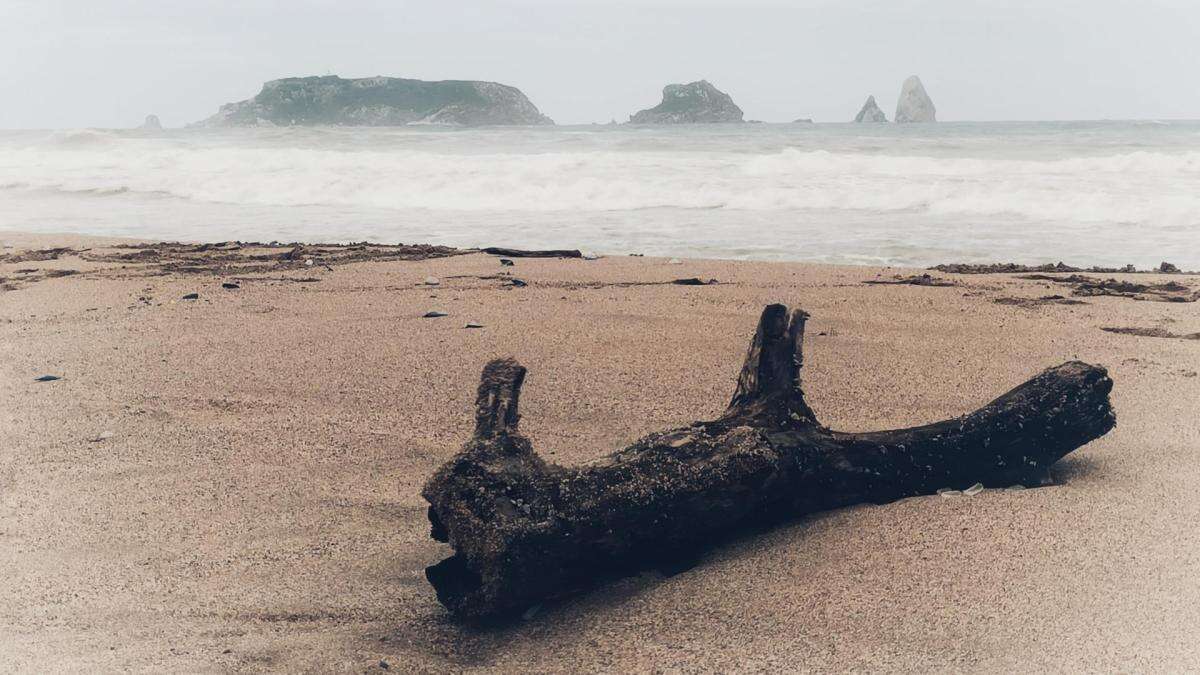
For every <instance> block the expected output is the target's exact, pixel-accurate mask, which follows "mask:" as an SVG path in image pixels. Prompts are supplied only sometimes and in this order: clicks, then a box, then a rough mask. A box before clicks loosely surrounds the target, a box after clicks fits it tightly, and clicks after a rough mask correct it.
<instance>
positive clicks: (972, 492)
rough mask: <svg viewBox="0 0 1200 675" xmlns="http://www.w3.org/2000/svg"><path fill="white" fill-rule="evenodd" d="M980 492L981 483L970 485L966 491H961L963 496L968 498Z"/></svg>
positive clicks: (981, 489)
mask: <svg viewBox="0 0 1200 675" xmlns="http://www.w3.org/2000/svg"><path fill="white" fill-rule="evenodd" d="M980 492H983V483H976V484H974V485H972V486H971V487H969V488H967V489H966V490H963V494H964V495H966V496H968V497H972V496H974V495H977V494H979V493H980Z"/></svg>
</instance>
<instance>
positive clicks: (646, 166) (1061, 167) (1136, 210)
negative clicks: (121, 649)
mask: <svg viewBox="0 0 1200 675" xmlns="http://www.w3.org/2000/svg"><path fill="white" fill-rule="evenodd" d="M1198 187H1200V122H1170V123H1160V122H1087V123H1084V122H1076V123H1063V122H1055V123H940V124H937V125H910V126H897V125H886V126H865V125H851V124H815V125H812V124H746V125H716V126H695V127H692V126H688V127H674V128H663V127H655V128H651V127H630V126H620V127H610V126H591V127H557V128H509V129H501V128H489V129H476V130H449V129H436V128H385V129H367V128H307V129H302V128H286V129H242V130H199V129H188V130H174V131H166V132H139V131H111V130H70V131H4V132H0V229H8V230H19V231H29V232H72V233H85V234H104V235H126V236H136V237H146V238H156V239H163V238H165V239H185V240H224V239H242V240H272V239H278V240H287V241H291V240H305V241H351V240H355V241H357V240H364V239H365V240H372V241H379V242H406V243H411V242H423V243H439V244H451V245H460V246H477V245H506V246H518V247H555V248H561V247H571V248H583V249H589V250H593V251H596V252H599V253H607V254H623V253H631V252H637V253H644V254H652V255H653V254H657V255H668V256H704V257H721V258H752V259H776V260H806V261H819V262H833V263H864V264H868V263H869V264H893V265H929V264H935V263H939V262H949V261H984V260H987V261H996V260H1005V261H1007V260H1013V261H1018V262H1028V263H1039V262H1051V261H1057V260H1065V261H1067V262H1069V263H1074V264H1080V265H1092V264H1099V265H1112V266H1117V265H1124V264H1126V263H1133V264H1136V265H1138V266H1139V267H1147V266H1155V265H1157V264H1158V263H1159V262H1160V261H1162V260H1168V261H1171V262H1173V263H1175V264H1177V265H1179V266H1181V267H1185V268H1200V244H1197V238H1198V235H1200V189H1197V188H1198Z"/></svg>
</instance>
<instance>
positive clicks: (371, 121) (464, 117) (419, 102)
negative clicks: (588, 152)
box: [198, 75, 554, 127]
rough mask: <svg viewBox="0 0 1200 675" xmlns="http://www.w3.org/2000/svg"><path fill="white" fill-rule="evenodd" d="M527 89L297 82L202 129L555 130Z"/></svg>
mask: <svg viewBox="0 0 1200 675" xmlns="http://www.w3.org/2000/svg"><path fill="white" fill-rule="evenodd" d="M553 123H554V122H553V120H551V119H550V118H549V117H546V116H545V115H543V114H542V113H541V112H540V111H539V110H538V109H537V107H536V106H534V105H533V103H531V102H530V101H529V99H528V98H526V97H525V94H523V93H521V90H519V89H517V88H515V87H510V86H507V85H504V84H497V83H495V82H477V81H469V80H445V81H441V82H426V81H424V80H408V79H403V78H396V77H367V78H359V79H345V78H341V77H337V76H336V75H330V76H324V77H289V78H284V79H281V80H272V81H270V82H267V83H266V84H264V85H263V88H262V91H260V92H259V93H258V95H257V96H255V97H254V98H251V99H248V100H246V101H240V102H237V103H227V104H225V105H223V106H221V109H220V111H219V112H218V113H217V114H216V115H213V116H212V117H210V118H208V119H206V120H204V121H202V122H199V123H198V125H199V126H208V127H230V126H309V125H346V126H402V125H408V124H433V125H446V126H484V125H535V124H553Z"/></svg>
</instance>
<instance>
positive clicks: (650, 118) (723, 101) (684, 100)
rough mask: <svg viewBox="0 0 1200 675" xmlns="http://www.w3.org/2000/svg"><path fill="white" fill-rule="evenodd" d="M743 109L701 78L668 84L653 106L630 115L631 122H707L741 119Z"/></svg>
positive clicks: (741, 120)
mask: <svg viewBox="0 0 1200 675" xmlns="http://www.w3.org/2000/svg"><path fill="white" fill-rule="evenodd" d="M742 115H743V113H742V109H741V108H739V107H737V105H736V104H735V103H734V102H733V99H732V98H731V97H730V96H729V94H726V93H725V92H723V91H721V90H720V89H717V88H716V87H714V86H712V84H710V83H709V82H708V80H700V81H699V82H692V83H689V84H668V85H667V86H666V87H664V88H663V100H662V103H659V104H658V105H657V106H655V107H653V108H649V109H647V110H642V111H640V112H638V113H636V114H634V115H631V116H630V117H629V123H630V124H708V123H715V122H743V121H745V120H743V118H742Z"/></svg>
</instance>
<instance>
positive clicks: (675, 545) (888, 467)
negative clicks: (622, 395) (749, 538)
mask: <svg viewBox="0 0 1200 675" xmlns="http://www.w3.org/2000/svg"><path fill="white" fill-rule="evenodd" d="M807 318H808V315H807V314H805V313H804V312H802V311H799V310H797V311H793V312H789V311H788V310H787V308H786V307H784V306H783V305H770V306H768V307H767V308H766V309H765V310H764V311H763V314H762V318H761V319H760V321H759V324H758V330H757V331H756V332H755V335H754V339H753V340H752V341H751V345H750V349H749V351H748V353H747V355H746V362H745V365H744V366H743V368H742V373H741V375H740V377H739V378H738V383H737V389H736V392H735V394H734V396H733V400H732V402H731V403H730V405H729V408H728V410H727V411H726V412H725V413H724V414H723V415H721V416H720V417H719V418H718V419H716V420H714V421H711V422H697V423H695V424H693V425H692V426H690V427H683V428H679V429H674V430H671V431H667V432H663V433H656V434H651V435H649V436H647V437H645V438H643V439H641V440H639V441H637V442H636V443H634V444H633V445H631V446H629V447H627V448H625V449H624V450H621V451H619V452H616V453H614V454H612V455H609V456H607V457H604V458H602V459H600V460H599V461H597V462H593V463H591V464H588V465H586V466H579V467H563V466H558V465H554V464H548V463H546V462H544V461H543V460H542V459H541V458H539V457H538V456H537V455H536V454H535V453H534V452H533V449H532V447H531V445H530V443H529V441H528V440H527V439H526V438H524V437H523V436H521V434H520V432H519V430H518V422H519V418H520V417H519V413H518V401H519V396H520V390H521V384H522V382H523V381H524V377H525V369H524V368H523V367H521V366H520V365H518V364H517V363H516V362H515V361H513V360H511V359H504V360H497V361H493V362H491V363H489V364H488V365H487V367H486V368H485V369H484V371H483V376H482V378H481V381H480V385H479V395H478V399H477V406H476V432H475V435H474V436H473V437H472V438H471V440H470V441H468V442H467V444H466V446H465V447H464V449H463V451H462V452H460V453H459V454H458V455H456V456H455V457H454V458H452V459H451V460H450V461H449V462H447V463H446V464H445V465H443V466H442V467H441V468H440V469H438V471H437V472H436V473H435V474H434V476H433V477H432V478H431V479H430V480H429V482H428V483H427V484H426V486H425V489H424V492H423V495H424V497H425V499H426V500H428V502H429V504H430V506H429V520H430V522H431V523H432V526H433V529H432V536H433V537H434V538H435V539H437V540H438V541H444V542H448V543H450V545H451V546H453V548H454V551H455V553H454V555H453V556H451V557H450V558H447V559H446V560H443V561H442V562H440V563H438V564H436V565H433V566H431V567H429V568H427V569H426V577H427V578H428V579H429V581H430V583H431V584H432V585H433V587H434V589H435V590H436V591H437V596H438V599H439V600H440V601H441V602H442V604H444V605H445V606H446V607H447V608H449V609H450V611H451V612H453V613H454V614H455V615H457V616H459V617H463V618H467V619H478V618H484V617H488V616H493V615H498V614H504V613H508V612H513V611H517V610H521V609H524V608H525V607H527V606H529V605H531V604H534V603H537V602H539V601H541V600H543V599H545V598H548V597H553V596H556V595H561V594H564V593H567V592H570V591H573V590H580V589H583V588H586V587H588V586H589V585H592V584H595V583H596V582H597V580H599V579H603V578H608V577H612V576H615V575H620V574H622V573H628V572H632V571H635V570H637V569H639V568H644V567H647V566H653V565H655V564H658V563H661V562H663V561H666V560H670V559H671V558H673V557H677V556H678V554H679V552H680V551H694V550H697V549H698V548H701V547H703V546H706V545H709V544H711V543H713V542H714V541H716V540H718V539H720V538H721V537H722V536H723V535H727V534H729V533H731V532H733V531H735V530H737V529H738V528H739V527H745V526H748V525H752V524H754V523H761V522H770V521H775V520H778V519H781V518H785V517H790V516H796V515H801V514H805V513H811V512H814V511H821V510H826V509H831V508H837V507H841V506H848V505H851V504H857V503H861V502H873V503H884V502H888V501H893V500H896V499H900V498H903V497H909V496H916V495H923V494H932V493H933V492H935V491H936V490H937V489H938V488H941V487H947V486H951V487H954V486H958V487H962V486H966V485H970V484H973V483H975V482H981V483H983V484H985V485H989V486H1008V485H1012V484H1015V483H1021V484H1034V485H1036V484H1040V483H1041V481H1042V480H1043V478H1044V477H1045V475H1046V470H1047V469H1048V467H1049V466H1050V465H1051V464H1053V463H1054V462H1056V461H1058V460H1059V459H1060V458H1061V457H1063V456H1065V455H1066V454H1068V453H1070V452H1071V451H1073V450H1075V449H1076V448H1079V447H1080V446H1082V445H1084V444H1086V443H1088V442H1089V441H1091V440H1093V439H1095V438H1098V437H1100V436H1102V435H1104V434H1105V433H1107V432H1108V431H1109V430H1110V429H1112V428H1113V426H1114V425H1115V423H1116V418H1115V416H1114V414H1113V410H1112V406H1111V404H1110V403H1109V399H1108V394H1109V392H1110V391H1111V389H1112V380H1110V379H1109V377H1108V374H1107V372H1106V371H1105V370H1104V369H1103V368H1100V367H1097V366H1091V365H1088V364H1085V363H1080V362H1077V361H1073V362H1069V363H1065V364H1063V365H1061V366H1057V367H1055V368H1051V369H1049V370H1046V371H1045V372H1043V373H1041V374H1040V375H1038V376H1037V377H1034V378H1033V379H1031V380H1029V381H1028V382H1026V383H1025V384H1022V385H1021V386H1019V387H1017V388H1016V389H1013V390H1012V391H1010V392H1008V393H1007V394H1004V395H1003V396H1001V397H1000V398H998V399H996V400H995V401H993V402H991V403H989V404H988V405H986V406H984V407H983V408H981V409H979V410H977V411H976V412H973V413H971V414H969V415H965V416H963V417H959V418H955V419H951V420H947V421H944V422H938V423H936V424H931V425H927V426H922V427H915V428H911V429H901V430H896V431H881V432H874V433H865V434H848V433H839V432H835V431H830V430H829V429H826V428H825V427H823V426H822V425H821V424H820V423H819V422H818V421H817V419H816V416H815V415H814V414H813V412H812V410H811V409H810V408H809V407H808V404H807V403H806V402H805V400H804V395H803V392H802V390H801V383H800V366H801V361H802V357H801V343H802V341H803V337H804V324H805V320H806V319H807Z"/></svg>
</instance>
